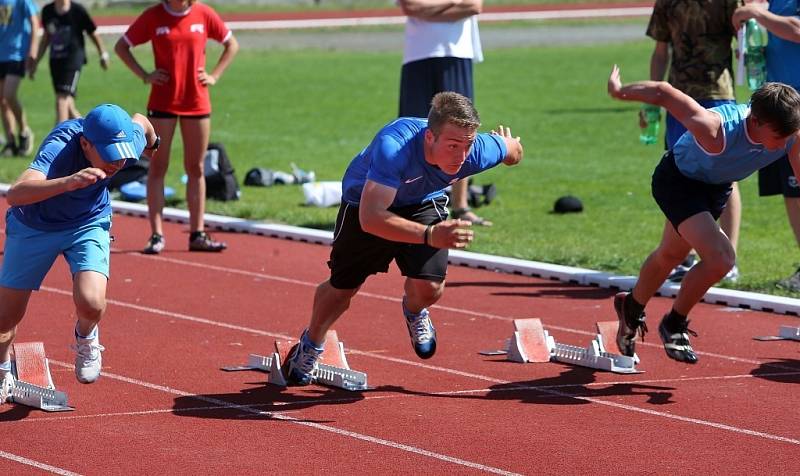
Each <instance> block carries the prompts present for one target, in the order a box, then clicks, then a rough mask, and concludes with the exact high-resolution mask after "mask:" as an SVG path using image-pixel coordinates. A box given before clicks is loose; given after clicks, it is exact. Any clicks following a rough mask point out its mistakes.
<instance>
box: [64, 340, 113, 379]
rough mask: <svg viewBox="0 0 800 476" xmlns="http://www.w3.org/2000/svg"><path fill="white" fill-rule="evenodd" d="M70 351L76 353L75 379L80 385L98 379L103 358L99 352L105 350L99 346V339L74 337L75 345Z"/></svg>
mask: <svg viewBox="0 0 800 476" xmlns="http://www.w3.org/2000/svg"><path fill="white" fill-rule="evenodd" d="M72 349H73V350H75V351H76V352H77V354H76V355H75V377H77V379H78V382H80V383H92V382H94V381H95V380H97V379H98V378H99V377H100V369H101V367H102V364H103V357H102V356H101V355H100V352H102V351H104V350H106V349H105V347H103V346H102V345H100V337H99V333H98V336H97V337H95V338H93V339H84V338H81V337H77V336H76V337H75V345H74V346H72Z"/></svg>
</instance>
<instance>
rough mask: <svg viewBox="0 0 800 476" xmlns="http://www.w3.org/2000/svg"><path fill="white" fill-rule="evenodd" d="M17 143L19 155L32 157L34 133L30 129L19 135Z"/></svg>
mask: <svg viewBox="0 0 800 476" xmlns="http://www.w3.org/2000/svg"><path fill="white" fill-rule="evenodd" d="M18 138H19V140H18V141H17V144H18V145H17V154H18V155H31V154H32V153H33V131H32V130H31V129H30V128H27V129H25V130H24V131H22V132H20V133H19V136H18Z"/></svg>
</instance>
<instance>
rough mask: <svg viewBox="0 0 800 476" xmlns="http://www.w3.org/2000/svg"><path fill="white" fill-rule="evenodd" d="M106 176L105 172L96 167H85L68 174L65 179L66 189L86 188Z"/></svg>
mask: <svg viewBox="0 0 800 476" xmlns="http://www.w3.org/2000/svg"><path fill="white" fill-rule="evenodd" d="M104 178H106V173H105V172H103V171H102V170H100V169H98V168H96V167H87V168H85V169H82V170H79V171H77V172H75V173H74V174H72V175H70V176H69V178H68V179H67V190H69V191H73V190H78V189H81V188H86V187H88V186H89V185H92V184H95V183H97V182H98V181H99V180H103V179H104Z"/></svg>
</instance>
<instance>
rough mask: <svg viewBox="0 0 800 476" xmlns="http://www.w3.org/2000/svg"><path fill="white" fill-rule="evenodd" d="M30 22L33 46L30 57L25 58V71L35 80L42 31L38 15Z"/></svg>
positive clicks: (31, 46) (32, 16)
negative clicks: (40, 31)
mask: <svg viewBox="0 0 800 476" xmlns="http://www.w3.org/2000/svg"><path fill="white" fill-rule="evenodd" d="M30 22H31V44H30V46H28V55H27V57H26V58H25V70H26V71H27V72H28V76H29V77H30V78H31V79H33V75H34V74H36V57H37V55H38V54H39V30H40V29H41V24H40V22H39V17H38V16H37V15H31V17H30Z"/></svg>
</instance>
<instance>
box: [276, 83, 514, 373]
mask: <svg viewBox="0 0 800 476" xmlns="http://www.w3.org/2000/svg"><path fill="white" fill-rule="evenodd" d="M479 126H480V120H479V118H478V112H477V111H476V110H475V108H474V107H473V105H472V102H470V100H469V99H467V98H466V97H464V96H462V95H460V94H457V93H454V92H443V93H439V94H437V95H436V96H434V98H433V101H432V106H431V110H430V113H429V115H428V119H427V120H424V119H416V118H409V117H403V118H400V119H396V120H394V121H392V122H391V123H389V124H388V125H386V126H385V127H383V129H381V130H380V131H379V132H378V134H377V135H376V136H375V138H374V139H373V140H372V142H371V143H370V144H369V146H367V148H366V149H364V150H362V151H361V153H359V154H358V155H357V156H356V157H355V158H354V159H353V161H352V162H350V165H349V166H348V167H347V171H346V172H345V174H344V179H343V181H342V192H343V194H342V205H341V207H340V208H339V215H338V217H337V219H336V228H335V230H334V238H333V249H332V250H331V256H330V261H328V267H330V269H331V277H330V279H329V280H327V281H325V282H324V283H322V284H320V285H319V287H318V288H317V292H316V295H315V296H314V306H313V311H312V314H311V323H310V324H309V326H308V329H306V330H305V332H303V334H302V336H301V337H300V343H299V344H298V345H297V346H296V347H295V348H294V350H293V351H292V353H291V354H290V356H289V359H288V365H287V368H286V369H285V371H286V373H287V377H288V379H289V381H290V382H292V383H294V384H299V385H307V384H309V383H311V382H312V381H313V378H314V369H315V367H316V363H317V360H318V359H319V358H320V355H321V353H322V348H323V345H324V340H325V333H326V332H327V330H328V329H329V328H330V327H331V325H333V323H334V322H336V320H337V319H338V318H339V316H341V315H342V313H343V312H344V311H345V310H346V309H347V308H348V307H349V306H350V300H351V299H352V298H353V296H355V294H356V293H357V292H358V290H359V288H360V287H361V285H362V284H363V283H364V281H366V279H367V277H369V276H370V275H372V274H376V273H385V272H387V271H388V270H389V264H390V263H391V262H392V261H393V260H394V261H395V262H396V263H397V266H398V267H399V268H400V271H401V272H402V273H403V275H404V276H405V277H406V284H405V286H404V289H405V296H403V301H402V302H403V304H402V308H403V314H404V315H405V317H406V324H407V326H408V332H409V334H410V336H411V342H412V344H413V346H414V351H415V352H416V353H417V355H418V356H419V357H420V358H423V359H427V358H430V357H432V356H433V354H434V352H435V351H436V331H435V330H434V328H433V324H432V323H431V320H430V317H429V315H428V309H427V308H428V307H429V306H431V305H432V304H434V303H435V302H436V301H438V300H439V298H440V297H441V296H442V293H443V292H444V281H445V274H446V271H447V255H448V251H447V250H448V248H464V247H465V246H467V245H468V244H469V242H470V241H472V230H469V229H468V228H467V227H468V226H469V225H470V224H471V222H469V221H466V220H449V219H447V214H448V212H447V196H446V195H445V193H444V189H445V188H446V187H447V186H448V185H450V184H452V183H454V182H456V181H457V180H460V179H463V178H465V177H468V176H470V175H474V174H477V173H479V172H481V171H483V170H486V169H489V168H492V167H494V166H496V165H498V164H500V163H504V164H506V165H515V164H517V163H519V161H520V160H522V144H521V143H520V140H519V137H513V136H512V135H511V130H510V129H508V128H507V127H503V126H500V127H498V128H497V129H496V130H494V131H492V133H491V134H478V132H477V130H478V127H479Z"/></svg>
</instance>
